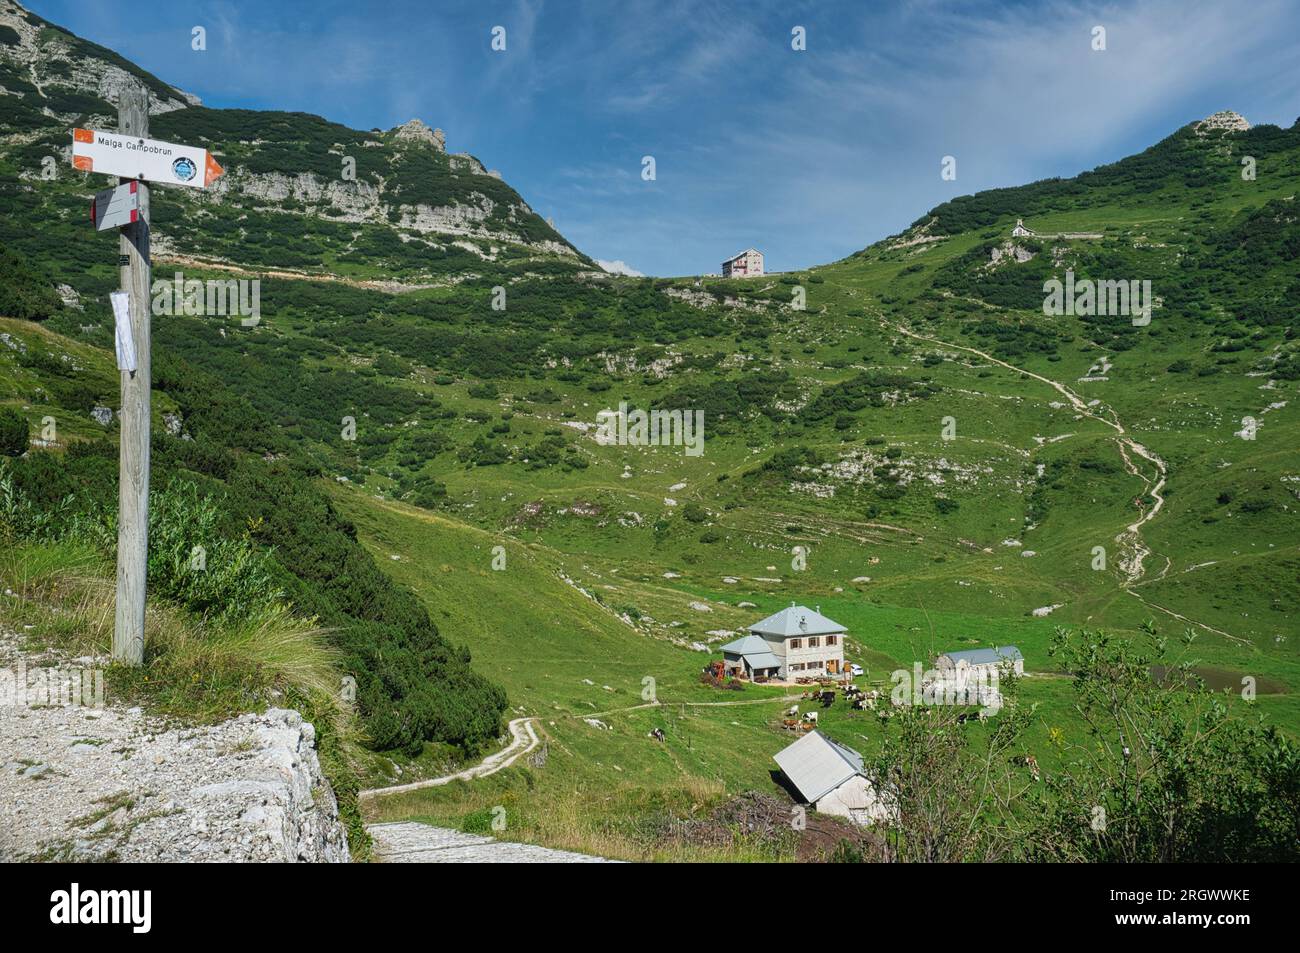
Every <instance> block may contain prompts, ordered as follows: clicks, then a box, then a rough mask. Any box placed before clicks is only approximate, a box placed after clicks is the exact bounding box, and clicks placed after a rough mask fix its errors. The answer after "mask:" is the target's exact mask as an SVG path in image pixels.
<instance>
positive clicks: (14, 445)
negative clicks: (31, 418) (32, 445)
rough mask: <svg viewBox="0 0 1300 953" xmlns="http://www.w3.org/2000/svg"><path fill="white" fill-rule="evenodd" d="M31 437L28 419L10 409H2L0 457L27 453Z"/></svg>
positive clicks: (0, 418)
mask: <svg viewBox="0 0 1300 953" xmlns="http://www.w3.org/2000/svg"><path fill="white" fill-rule="evenodd" d="M29 436H30V431H29V429H28V425H27V418H26V417H24V416H23V415H22V414H20V413H18V411H16V410H13V409H11V408H9V407H0V456H6V457H17V456H20V455H22V454H24V453H26V452H27V443H28V439H29Z"/></svg>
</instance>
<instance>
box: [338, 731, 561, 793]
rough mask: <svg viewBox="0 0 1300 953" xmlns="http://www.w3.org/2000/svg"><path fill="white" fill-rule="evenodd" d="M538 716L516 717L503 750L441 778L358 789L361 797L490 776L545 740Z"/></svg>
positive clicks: (414, 789)
mask: <svg viewBox="0 0 1300 953" xmlns="http://www.w3.org/2000/svg"><path fill="white" fill-rule="evenodd" d="M536 720H537V719H536V718H531V717H530V718H516V719H514V720H513V721H511V722H510V724H509V725H508V726H507V727H508V728H509V730H510V743H509V744H508V745H506V746H505V747H504V748H502V749H501V750H500V751H498V752H496V753H494V754H490V755H488V756H487V757H486V758H484V759H483V760H482V761H480V762H479V763H478V764H476V765H473V766H472V767H468V768H464V769H462V770H460V771H456V772H454V773H452V774H444V775H443V776H442V777H440V778H426V779H425V780H423V781H412V782H410V783H409V784H395V785H392V786H391V787H386V788H370V789H368V790H365V791H360V792H358V794H357V797H358V798H360V799H361V800H363V801H365V800H368V799H370V798H374V797H378V796H379V795H382V794H402V793H404V792H406V791H418V790H420V789H421V788H433V787H438V786H439V785H442V784H450V783H451V782H452V781H472V780H474V779H475V778H486V777H487V776H488V775H490V774H496V773H497V772H498V771H500V770H502V769H504V768H508V767H510V765H512V764H514V763H515V762H516V761H518V760H519V759H520V758H521V757H523V756H524V755H526V754H528V752H530V751H532V750H534V749H535V748H536V747H537V746H538V745H539V744H541V739H539V738H538V737H537V729H536V728H534V727H533V722H535V721H536Z"/></svg>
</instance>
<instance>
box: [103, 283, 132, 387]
mask: <svg viewBox="0 0 1300 953" xmlns="http://www.w3.org/2000/svg"><path fill="white" fill-rule="evenodd" d="M109 298H110V299H112V302H113V324H114V326H115V327H116V329H117V369H118V370H119V371H131V372H132V373H134V372H135V336H134V335H132V334H131V295H130V293H129V292H126V291H114V292H113V293H112V294H110V295H109Z"/></svg>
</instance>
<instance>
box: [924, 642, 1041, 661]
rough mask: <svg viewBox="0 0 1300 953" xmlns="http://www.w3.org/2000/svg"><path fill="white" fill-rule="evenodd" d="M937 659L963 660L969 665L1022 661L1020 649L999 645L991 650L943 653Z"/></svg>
mask: <svg viewBox="0 0 1300 953" xmlns="http://www.w3.org/2000/svg"><path fill="white" fill-rule="evenodd" d="M939 658H949V659H952V660H953V662H954V663H956V662H960V661H961V660H962V659H965V660H966V661H967V662H969V663H970V664H971V665H987V664H989V663H990V662H1019V661H1024V658H1025V657H1024V656H1023V655H1021V654H1020V649H1018V648H1016V647H1015V646H1014V645H999V646H998V647H997V648H992V649H966V650H964V651H961V652H944V653H943V655H940V656H939Z"/></svg>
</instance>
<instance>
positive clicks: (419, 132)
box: [393, 119, 447, 152]
mask: <svg viewBox="0 0 1300 953" xmlns="http://www.w3.org/2000/svg"><path fill="white" fill-rule="evenodd" d="M393 136H394V137H395V138H397V139H399V140H401V141H403V142H417V143H419V142H422V143H427V144H428V145H431V146H433V148H435V149H437V150H438V151H439V152H446V151H447V137H446V136H445V135H443V132H442V130H441V129H430V128H429V127H428V126H426V125H425V124H424V123H422V122H421V121H420V120H418V119H411V120H409V121H407V122H404V123H402V124H401V125H400V126H397V127H395V128H394V129H393Z"/></svg>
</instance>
